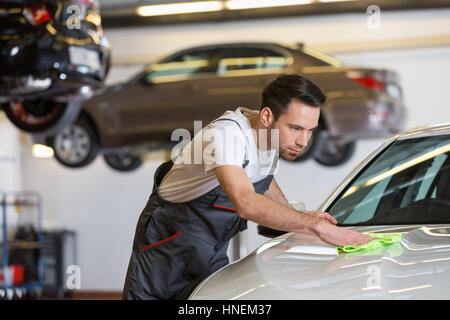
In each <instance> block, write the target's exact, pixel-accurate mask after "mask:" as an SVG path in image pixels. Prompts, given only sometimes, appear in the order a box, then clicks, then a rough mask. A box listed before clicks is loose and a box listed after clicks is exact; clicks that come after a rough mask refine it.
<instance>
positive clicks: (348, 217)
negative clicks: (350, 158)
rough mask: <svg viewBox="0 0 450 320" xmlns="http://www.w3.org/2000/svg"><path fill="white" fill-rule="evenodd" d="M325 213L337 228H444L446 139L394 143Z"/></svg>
mask: <svg viewBox="0 0 450 320" xmlns="http://www.w3.org/2000/svg"><path fill="white" fill-rule="evenodd" d="M327 211H328V212H329V213H330V214H331V215H333V216H334V217H335V218H336V219H337V220H338V223H339V224H342V225H380V224H381V225H383V224H387V225H389V224H415V223H418V224H424V223H425V224H426V223H429V224H432V223H448V222H450V135H445V136H434V137H426V138H414V139H407V140H399V141H396V142H394V143H393V144H392V145H390V146H389V147H388V148H387V149H385V150H384V151H383V152H382V153H381V154H380V155H378V156H377V157H376V158H375V159H374V160H372V162H371V163H370V164H369V165H368V166H366V168H364V169H363V170H361V172H360V173H359V175H358V176H357V177H356V178H355V179H354V181H353V182H352V183H350V184H349V185H348V186H347V187H346V188H345V190H343V192H342V193H341V195H340V196H339V197H337V199H336V200H335V201H334V203H333V204H332V205H331V206H330V207H329V208H328V209H327Z"/></svg>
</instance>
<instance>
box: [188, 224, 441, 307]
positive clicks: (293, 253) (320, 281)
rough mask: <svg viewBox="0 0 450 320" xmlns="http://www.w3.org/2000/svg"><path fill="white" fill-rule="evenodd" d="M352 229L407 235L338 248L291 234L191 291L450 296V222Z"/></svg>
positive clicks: (230, 295) (211, 295)
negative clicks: (377, 245)
mask: <svg viewBox="0 0 450 320" xmlns="http://www.w3.org/2000/svg"><path fill="white" fill-rule="evenodd" d="M352 229H355V230H358V231H360V232H379V233H402V241H401V243H395V244H391V245H388V246H386V247H383V248H381V249H379V250H373V251H361V252H357V253H345V254H338V253H337V250H336V248H335V247H331V246H329V245H327V244H326V243H324V242H322V241H321V240H320V239H317V238H315V237H313V236H311V235H306V234H300V233H295V234H294V233H289V234H285V235H283V236H280V237H278V238H274V239H272V240H270V241H268V242H266V243H265V244H263V245H262V246H261V247H260V248H258V249H257V250H256V251H254V252H253V253H252V254H250V255H249V256H247V257H245V258H243V259H241V260H239V261H237V262H235V263H232V264H230V265H228V266H226V267H224V268H222V269H221V270H219V271H217V272H215V273H214V274H212V275H211V276H209V277H208V278H207V279H205V280H204V281H203V282H202V283H201V284H200V285H199V286H198V287H197V288H196V289H195V290H194V291H193V293H192V294H191V296H190V299H232V300H234V299H262V300H265V299H270V300H273V299H449V298H450V225H429V226H376V227H374V226H372V227H353V228H352Z"/></svg>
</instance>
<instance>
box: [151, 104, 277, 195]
mask: <svg viewBox="0 0 450 320" xmlns="http://www.w3.org/2000/svg"><path fill="white" fill-rule="evenodd" d="M258 114H259V111H258V110H252V109H248V108H243V107H239V108H237V109H236V110H234V111H226V112H225V113H224V114H223V115H222V116H220V117H219V118H217V119H216V120H214V121H213V122H211V123H210V124H208V125H207V126H206V127H204V128H203V129H202V130H201V131H199V132H198V133H197V134H196V135H195V136H194V138H193V139H192V140H191V141H190V142H189V143H188V144H187V145H186V146H185V147H184V148H183V149H182V150H181V152H180V154H179V156H178V157H177V158H176V160H175V161H174V165H173V167H172V169H171V170H170V171H169V172H168V173H167V174H166V176H165V177H164V179H163V180H162V182H161V184H160V186H159V192H160V195H161V196H162V197H163V198H164V199H166V200H167V201H170V202H174V203H181V202H187V201H190V200H193V199H195V198H198V197H200V196H202V195H204V194H206V193H207V192H209V191H211V190H212V189H214V188H215V187H217V186H218V185H219V181H218V180H217V177H216V175H215V173H214V170H212V169H214V168H216V167H219V166H224V165H235V166H239V167H241V168H242V167H243V164H244V161H245V160H248V164H247V166H246V167H245V168H244V171H245V173H246V174H247V176H248V177H249V179H250V181H251V182H252V183H255V182H258V181H260V180H262V179H264V178H265V177H266V176H267V175H269V174H274V173H275V171H276V170H277V168H278V159H279V157H278V154H277V153H276V152H275V150H268V151H260V150H259V149H258V147H257V145H256V143H255V138H254V137H253V134H252V128H251V126H250V121H249V120H248V118H250V117H252V116H255V115H258ZM225 118H226V119H231V120H234V121H230V120H219V121H217V120H218V119H225ZM236 122H237V123H238V124H239V126H240V127H239V126H238V124H237V123H236Z"/></svg>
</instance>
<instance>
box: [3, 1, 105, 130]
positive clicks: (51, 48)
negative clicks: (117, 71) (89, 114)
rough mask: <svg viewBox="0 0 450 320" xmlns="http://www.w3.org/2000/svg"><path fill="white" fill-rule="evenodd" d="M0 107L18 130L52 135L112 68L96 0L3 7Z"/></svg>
mask: <svg viewBox="0 0 450 320" xmlns="http://www.w3.org/2000/svg"><path fill="white" fill-rule="evenodd" d="M0 61H1V64H0V109H2V110H3V111H4V112H5V113H6V115H7V117H8V118H9V120H10V121H11V122H12V123H13V124H14V125H15V126H16V127H18V128H19V129H21V130H24V131H26V132H30V133H39V134H47V135H50V134H54V133H56V132H57V131H58V130H60V129H61V128H63V127H65V126H67V125H68V124H69V123H71V122H73V121H74V120H76V119H77V117H78V115H79V113H80V111H81V101H83V100H86V99H89V98H91V97H92V95H93V94H94V93H95V92H96V91H97V90H99V89H101V88H103V81H104V79H105V77H106V75H107V74H108V70H109V67H110V45H109V42H108V40H107V39H106V37H105V36H104V34H103V29H102V25H101V17H100V8H99V2H98V0H72V1H68V0H40V1H36V0H34V1H33V0H30V1H19V0H6V1H2V2H1V3H0Z"/></svg>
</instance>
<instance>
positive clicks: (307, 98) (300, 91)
mask: <svg viewBox="0 0 450 320" xmlns="http://www.w3.org/2000/svg"><path fill="white" fill-rule="evenodd" d="M293 99H297V100H298V101H300V102H302V103H304V104H306V105H308V106H311V107H320V106H323V105H324V104H325V102H326V100H327V97H326V96H325V94H324V93H323V92H322V90H320V88H319V87H318V86H316V85H315V84H314V83H313V82H312V81H311V80H309V79H308V78H306V77H303V76H301V75H298V74H282V75H280V76H279V77H278V78H276V79H275V80H273V81H272V82H270V83H269V84H268V85H267V86H266V87H265V88H264V90H263V93H262V101H261V109H263V108H264V107H269V108H270V110H272V113H273V114H274V117H275V121H277V120H278V118H279V117H280V115H282V114H283V113H284V112H286V111H287V109H288V105H289V103H290V102H291V101H292V100H293Z"/></svg>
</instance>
